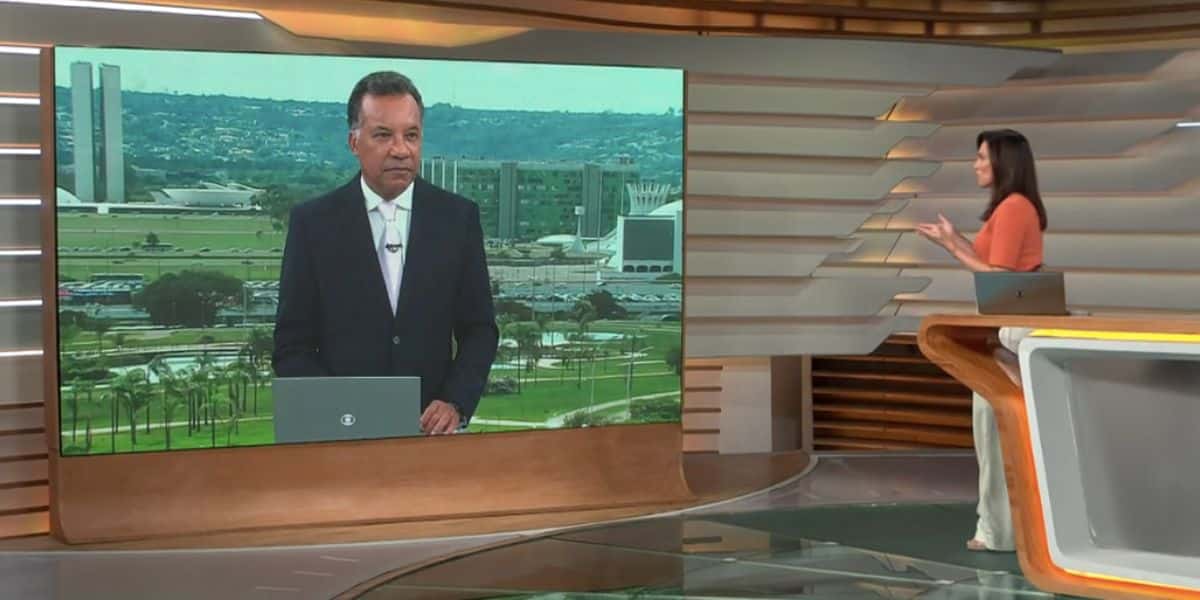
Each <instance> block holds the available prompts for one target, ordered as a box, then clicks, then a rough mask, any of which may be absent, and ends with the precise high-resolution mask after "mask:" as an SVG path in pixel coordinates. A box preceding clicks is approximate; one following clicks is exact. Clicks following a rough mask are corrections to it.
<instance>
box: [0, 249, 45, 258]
mask: <svg viewBox="0 0 1200 600" xmlns="http://www.w3.org/2000/svg"><path fill="white" fill-rule="evenodd" d="M41 255H42V251H41V249H38V248H33V249H30V250H0V256H41Z"/></svg>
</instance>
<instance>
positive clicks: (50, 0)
mask: <svg viewBox="0 0 1200 600" xmlns="http://www.w3.org/2000/svg"><path fill="white" fill-rule="evenodd" d="M0 3H7V4H32V5H36V6H56V7H61V8H94V9H99V10H122V11H126V12H149V13H165V14H170V15H184V16H189V17H220V18H224V19H250V20H254V21H260V20H262V16H261V15H259V14H258V13H254V12H246V11H240V10H214V9H211V8H184V7H182V6H158V5H153V4H133V3H129V2H105V1H103V0H0Z"/></svg>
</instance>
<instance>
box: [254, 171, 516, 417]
mask: <svg viewBox="0 0 1200 600" xmlns="http://www.w3.org/2000/svg"><path fill="white" fill-rule="evenodd" d="M413 186H414V188H413V198H412V214H411V223H410V225H409V237H408V248H407V254H406V256H405V260H404V274H403V277H402V278H401V283H400V294H399V299H398V300H397V302H396V313H395V315H393V314H392V307H391V304H390V303H389V302H388V296H387V287H386V286H385V285H384V280H383V272H382V270H381V269H380V266H379V258H378V254H377V251H376V246H375V240H372V239H371V225H370V221H369V220H368V217H367V210H366V201H365V200H364V198H363V194H362V188H361V184H360V183H359V178H358V177H355V178H354V179H352V180H351V181H350V183H347V184H346V185H344V186H342V187H341V188H338V189H336V190H334V191H332V192H330V193H328V194H326V195H324V196H321V197H319V198H316V199H313V200H309V201H307V202H304V203H303V204H300V205H298V206H296V207H295V208H293V209H292V212H291V217H290V223H289V226H288V234H287V245H286V246H285V247H284V252H283V270H282V272H281V273H280V282H279V309H278V312H277V313H276V318H275V352H274V356H273V359H274V366H275V373H276V375H277V376H279V377H312V376H329V375H333V376H352V375H357V376H384V375H415V376H419V377H420V378H421V408H422V410H424V408H425V407H426V406H428V405H429V403H430V402H432V401H433V400H435V399H437V400H444V401H446V402H450V403H453V404H455V405H457V406H458V407H459V410H460V412H462V415H461V417H462V419H463V420H464V422H465V421H466V420H467V419H469V418H470V416H471V415H472V414H474V412H475V407H476V406H477V405H478V404H479V397H480V396H481V395H482V394H483V390H484V386H485V385H486V383H487V377H488V372H489V371H490V370H491V366H492V360H493V359H495V357H496V346H497V342H498V340H499V332H498V331H497V329H496V315H495V310H494V308H493V306H492V293H491V282H490V281H489V279H488V271H487V262H486V257H485V256H484V252H483V230H482V228H481V227H480V224H479V208H478V207H477V206H476V205H475V204H474V203H473V202H471V201H469V200H467V199H466V198H463V197H461V196H456V195H454V194H451V193H450V192H447V191H445V190H442V189H439V188H437V187H434V186H433V185H432V184H430V183H428V182H426V181H424V180H422V179H419V178H418V179H416V180H414V182H413ZM452 335H453V336H454V339H455V341H456V342H457V346H458V348H457V355H455V356H452V355H451V341H450V338H451V336H452Z"/></svg>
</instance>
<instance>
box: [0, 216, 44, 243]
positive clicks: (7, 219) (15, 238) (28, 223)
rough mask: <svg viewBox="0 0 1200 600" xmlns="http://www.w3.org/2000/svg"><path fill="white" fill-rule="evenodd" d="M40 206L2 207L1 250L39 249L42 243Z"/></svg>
mask: <svg viewBox="0 0 1200 600" xmlns="http://www.w3.org/2000/svg"><path fill="white" fill-rule="evenodd" d="M41 210H42V207H40V206H27V205H16V206H6V205H0V248H37V247H38V246H40V245H41V243H42V220H41Z"/></svg>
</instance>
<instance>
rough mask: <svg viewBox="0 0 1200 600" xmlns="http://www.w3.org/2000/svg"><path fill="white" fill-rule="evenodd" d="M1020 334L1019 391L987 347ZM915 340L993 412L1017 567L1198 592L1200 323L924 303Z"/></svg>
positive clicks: (1115, 591) (1080, 588)
mask: <svg viewBox="0 0 1200 600" xmlns="http://www.w3.org/2000/svg"><path fill="white" fill-rule="evenodd" d="M1008 326H1017V327H1032V328H1034V330H1035V331H1034V332H1033V334H1031V335H1030V336H1029V337H1027V338H1025V340H1024V341H1022V343H1021V346H1020V366H1021V376H1022V380H1023V387H1024V393H1022V389H1021V388H1019V387H1018V386H1017V385H1016V383H1015V382H1014V381H1013V380H1012V379H1011V378H1010V377H1009V376H1008V375H1007V374H1006V373H1005V372H1004V369H1003V368H1002V367H1001V365H1000V364H999V363H998V362H997V361H996V359H994V358H993V340H994V338H995V336H996V332H997V330H998V329H999V328H1000V327H1008ZM919 341H920V346H921V350H922V352H924V353H925V355H926V356H927V357H929V359H930V360H932V361H934V362H936V363H937V364H938V365H939V366H941V367H942V368H943V369H945V370H946V372H948V373H950V374H951V375H953V376H954V377H955V378H956V379H958V380H959V381H961V382H963V383H964V384H965V385H967V386H968V387H970V388H971V389H972V390H974V391H976V392H978V393H979V394H981V395H982V396H983V397H984V398H986V399H987V400H988V402H990V403H991V405H992V407H993V408H994V409H995V412H996V422H997V427H998V429H999V431H1000V438H1001V446H1002V453H1003V456H1004V463H1005V464H1004V467H1005V477H1006V479H1007V481H1008V489H1009V502H1010V503H1011V505H1012V514H1013V524H1014V529H1015V531H1016V542H1017V553H1018V558H1019V560H1020V563H1021V568H1022V570H1023V571H1024V572H1025V575H1026V576H1027V577H1028V578H1029V579H1030V580H1031V581H1033V582H1034V583H1035V584H1036V585H1038V586H1039V587H1041V588H1043V589H1045V590H1047V591H1054V592H1059V593H1066V594H1074V595H1081V596H1093V597H1105V598H1200V472H1198V471H1196V468H1195V467H1196V465H1197V464H1198V463H1200V436H1196V435H1195V431H1196V425H1195V424H1196V423H1197V422H1200V322H1197V321H1182V320H1151V319H1109V318H1094V317H1032V316H1003V317H1001V316H967V315H956V316H948V315H933V316H930V317H927V318H926V319H925V320H924V322H923V323H922V326H921V333H920V337H919Z"/></svg>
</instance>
